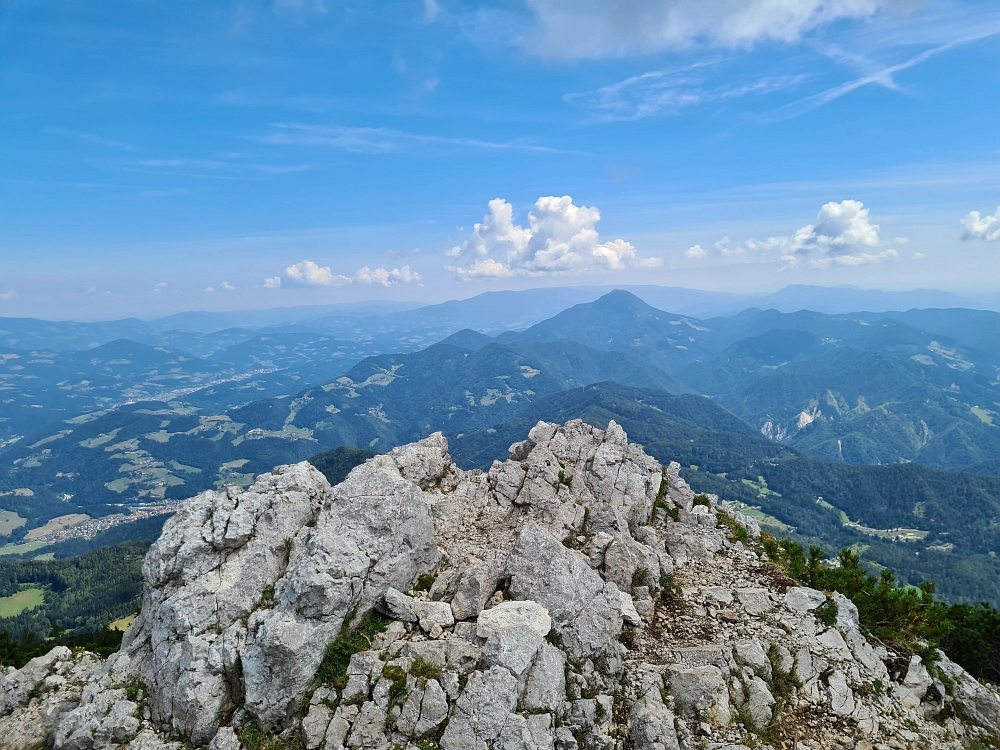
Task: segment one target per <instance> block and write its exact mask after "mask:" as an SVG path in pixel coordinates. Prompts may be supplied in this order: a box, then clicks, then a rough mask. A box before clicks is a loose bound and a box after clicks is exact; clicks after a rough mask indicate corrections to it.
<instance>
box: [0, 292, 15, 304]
mask: <svg viewBox="0 0 1000 750" xmlns="http://www.w3.org/2000/svg"><path fill="white" fill-rule="evenodd" d="M16 298H17V292H16V291H14V290H13V289H8V290H7V291H6V292H0V302H6V301H8V300H12V299H16Z"/></svg>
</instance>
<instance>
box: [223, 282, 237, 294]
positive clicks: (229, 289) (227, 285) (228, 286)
mask: <svg viewBox="0 0 1000 750" xmlns="http://www.w3.org/2000/svg"><path fill="white" fill-rule="evenodd" d="M219 288H220V289H224V290H225V291H227V292H234V291H236V287H234V286H233V285H232V284H230V283H229V282H228V281H223V282H222V283H221V284H219Z"/></svg>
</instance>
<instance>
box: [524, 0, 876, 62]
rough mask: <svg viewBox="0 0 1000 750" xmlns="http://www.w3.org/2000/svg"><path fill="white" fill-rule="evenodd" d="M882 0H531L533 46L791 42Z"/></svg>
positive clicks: (627, 50)
mask: <svg viewBox="0 0 1000 750" xmlns="http://www.w3.org/2000/svg"><path fill="white" fill-rule="evenodd" d="M882 4H883V0H742V2H734V1H733V0H632V1H631V2H628V3H621V2H619V1H618V0H578V1H577V2H574V3H567V2H565V0H528V5H529V6H530V8H531V9H532V10H533V11H534V13H535V18H536V21H537V28H536V30H535V33H534V34H533V35H531V36H530V37H529V47H530V48H531V50H532V51H533V52H535V53H536V54H539V55H543V56H546V57H561V58H571V59H578V58H594V57H615V56H623V55H628V54H636V53H638V54H645V53H650V52H659V51H663V50H676V49H684V48H688V47H691V46H692V45H695V44H707V45H710V46H720V47H729V48H734V47H749V46H751V45H753V44H754V43H756V42H762V41H772V40H773V41H779V42H795V41H797V40H798V39H800V38H801V37H802V35H803V34H805V33H807V32H809V31H811V30H812V29H815V28H816V27H818V26H822V25H824V24H827V23H831V22H833V21H838V20H843V19H864V18H868V17H870V16H872V15H873V14H874V13H875V12H876V11H877V10H878V8H879V6H880V5H882Z"/></svg>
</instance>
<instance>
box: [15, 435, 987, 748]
mask: <svg viewBox="0 0 1000 750" xmlns="http://www.w3.org/2000/svg"><path fill="white" fill-rule="evenodd" d="M679 470H680V467H679V465H678V464H676V463H674V464H671V465H669V466H666V467H664V466H661V465H660V464H659V463H657V462H656V461H655V460H653V459H652V458H650V457H649V456H647V455H646V454H645V453H644V452H643V450H642V447H641V446H639V445H636V444H630V443H629V442H628V439H627V436H626V435H625V432H624V431H623V430H622V429H621V427H619V426H618V425H616V424H615V423H614V422H611V423H610V424H609V426H608V429H607V430H600V429H596V428H594V427H591V426H589V425H587V424H585V423H583V422H581V421H573V422H569V423H567V424H565V425H562V426H560V425H555V424H548V423H544V422H541V423H539V424H537V425H536V426H535V427H534V428H533V429H532V430H531V432H530V433H529V435H528V437H527V439H526V440H524V441H523V442H520V443H515V444H514V445H512V446H511V447H510V457H509V459H508V460H507V461H504V462H499V461H497V462H495V463H494V464H493V466H492V467H491V468H490V470H489V471H487V472H482V471H478V470H477V471H470V472H464V471H461V470H460V469H458V468H457V467H456V466H455V465H454V463H453V462H452V460H451V458H450V456H449V454H448V445H447V441H446V440H445V438H444V437H443V436H442V435H441V434H434V435H431V436H430V437H429V438H427V439H425V440H422V441H420V442H417V443H413V444H411V445H406V446H403V447H401V448H397V449H395V450H393V451H392V452H391V453H389V454H387V455H382V456H377V457H375V458H372V459H370V460H369V461H368V462H367V463H365V464H363V465H361V466H359V467H357V468H355V469H354V470H353V471H352V472H351V473H350V475H349V476H348V477H347V479H346V480H345V481H343V482H342V483H341V484H338V485H337V486H334V487H331V486H330V485H329V483H328V482H327V481H326V480H325V479H324V477H323V476H322V475H321V474H320V473H319V472H318V471H317V470H316V469H314V468H313V467H312V466H310V465H309V464H307V463H300V464H296V465H293V466H281V467H278V468H276V469H275V470H274V471H273V472H271V473H269V474H264V475H261V476H260V477H258V478H257V481H256V483H255V484H254V485H253V486H252V487H250V488H249V489H247V490H242V489H239V488H237V487H229V488H227V489H225V490H223V491H218V492H213V491H209V492H204V493H202V494H200V495H198V496H197V497H194V498H191V499H190V500H187V501H185V502H184V503H182V504H181V505H180V507H179V509H178V511H177V513H176V514H175V515H174V517H173V518H172V519H171V520H170V521H169V522H168V523H167V524H166V526H165V527H164V530H163V534H162V536H161V537H160V539H159V540H158V541H157V542H156V543H155V544H154V545H153V546H152V547H151V549H150V550H149V552H148V554H147V556H146V559H145V563H144V565H143V578H144V593H143V601H142V612H141V614H140V615H139V616H138V617H137V619H136V620H135V622H134V623H133V624H132V625H131V627H130V628H129V629H128V632H127V633H126V634H125V638H124V640H123V643H122V648H121V650H120V651H119V652H118V653H116V654H114V655H113V656H111V657H110V658H109V659H107V660H106V661H105V660H102V659H100V658H99V657H96V656H94V655H93V654H89V653H86V652H82V653H73V652H71V651H69V650H68V649H65V648H55V649H53V650H52V651H51V652H49V653H48V654H47V655H46V656H42V657H39V658H36V659H34V660H33V661H31V662H29V663H28V664H27V665H26V666H25V667H23V668H22V669H20V670H16V671H15V670H10V671H9V672H8V673H6V674H5V675H3V676H0V746H2V747H3V748H18V749H20V748H24V749H25V750H27V749H28V748H36V747H51V748H55V749H56V750H98V749H99V748H110V747H123V748H129V749H131V750H161V749H165V748H178V749H179V748H181V747H191V746H195V747H202V746H209V747H211V748H213V750H238V749H239V748H244V749H245V750H277V749H279V748H305V749H306V750H321V749H322V750H341V749H342V748H370V749H371V750H388V749H389V748H406V749H407V750H430V749H431V748H442V750H485V749H486V748H495V749H496V750H584V749H586V750H611V749H612V748H616V749H617V748H635V749H636V750H678V749H680V748H685V749H691V750H694V748H719V749H721V748H727V749H728V750H740V749H742V748H754V747H768V746H769V747H772V748H793V747H794V748H803V750H805V749H806V748H813V749H815V748H858V749H862V748H864V749H866V750H868V749H873V750H874V749H876V748H877V749H878V750H884V749H885V748H893V749H894V750H899V749H900V748H920V747H926V748H931V747H935V748H937V747H942V748H960V747H975V746H977V745H978V746H979V747H987V746H991V745H989V744H988V743H992V742H993V741H994V740H993V739H992V738H996V737H997V736H998V735H1000V696H998V694H997V692H996V691H995V690H994V689H993V688H991V687H989V686H986V685H983V684H981V683H979V682H977V681H976V680H975V679H973V678H972V677H971V676H970V675H968V674H967V673H966V672H965V671H964V670H963V669H962V668H961V667H959V666H958V665H956V664H954V663H953V662H951V661H950V660H949V659H948V658H947V656H945V655H943V654H939V655H938V656H939V658H937V659H934V660H931V663H928V664H925V663H924V662H923V661H922V660H921V657H920V656H916V655H914V656H909V657H906V658H901V657H900V655H899V654H897V653H894V652H891V651H890V650H888V649H887V648H885V647H884V646H882V645H880V644H879V643H877V642H875V641H873V640H869V639H868V638H867V637H866V635H865V634H864V633H863V632H862V629H861V627H860V625H859V621H858V612H857V610H856V608H855V607H854V605H853V604H852V603H851V602H850V601H849V600H848V599H846V598H845V597H844V596H842V595H840V594H839V593H837V592H822V591H817V590H814V589H810V588H804V587H800V586H797V585H795V583H794V582H793V581H791V580H789V579H788V578H787V577H785V576H784V575H783V574H782V572H781V571H780V570H779V569H778V568H776V567H775V566H774V565H772V564H770V563H769V561H768V559H767V555H766V554H765V553H764V551H763V549H762V546H761V544H760V543H759V539H760V529H759V528H758V526H757V524H756V523H755V522H754V521H753V520H752V519H748V518H746V517H744V516H742V515H741V514H739V513H737V512H735V511H734V510H732V509H727V507H726V505H725V503H722V504H720V503H719V501H718V498H715V497H713V496H697V497H696V496H695V495H694V493H693V492H692V491H691V489H690V488H689V487H688V486H687V484H686V483H685V482H684V481H683V480H682V479H681V478H680V476H679Z"/></svg>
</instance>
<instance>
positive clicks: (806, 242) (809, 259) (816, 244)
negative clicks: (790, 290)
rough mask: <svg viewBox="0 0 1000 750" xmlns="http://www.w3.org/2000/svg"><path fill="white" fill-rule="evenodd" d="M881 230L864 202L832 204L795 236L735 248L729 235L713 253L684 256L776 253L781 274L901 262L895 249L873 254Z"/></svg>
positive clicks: (694, 252)
mask: <svg viewBox="0 0 1000 750" xmlns="http://www.w3.org/2000/svg"><path fill="white" fill-rule="evenodd" d="M879 229H880V227H879V225H878V224H875V223H874V222H873V221H872V219H871V213H870V211H869V209H867V208H865V206H864V204H863V203H861V201H855V200H844V201H840V202H839V203H838V202H835V201H831V202H829V203H826V204H824V205H823V207H822V208H820V210H819V213H818V214H817V215H816V223H815V224H807V225H805V226H804V227H802V228H800V229H798V230H797V231H795V232H793V233H792V234H789V235H778V236H775V237H768V238H767V239H766V240H757V239H748V240H744V241H742V242H737V243H735V244H734V243H733V242H732V241H731V239H730V235H726V236H725V237H723V238H722V239H721V240H719V241H718V242H716V243H714V244H713V246H712V250H711V251H709V250H706V249H705V248H703V247H702V246H701V245H695V246H694V247H692V248H690V249H688V251H687V252H685V254H684V255H685V257H687V258H705V257H708V256H709V255H713V256H716V257H729V256H734V255H746V254H748V253H756V254H758V255H761V256H765V259H766V258H767V256H770V255H771V254H772V253H774V254H778V255H780V258H781V260H783V261H785V265H784V266H783V267H782V268H781V270H785V269H788V268H814V269H817V268H831V267H834V266H859V265H867V264H871V263H881V262H883V261H887V260H892V259H895V258H898V257H899V253H898V252H896V250H893V249H892V248H888V249H885V250H882V251H880V252H878V251H875V250H873V248H877V247H878V246H879V245H881V244H882V241H881V239H880V238H879V234H878V233H879ZM897 239H899V238H897ZM767 262H773V261H767Z"/></svg>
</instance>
